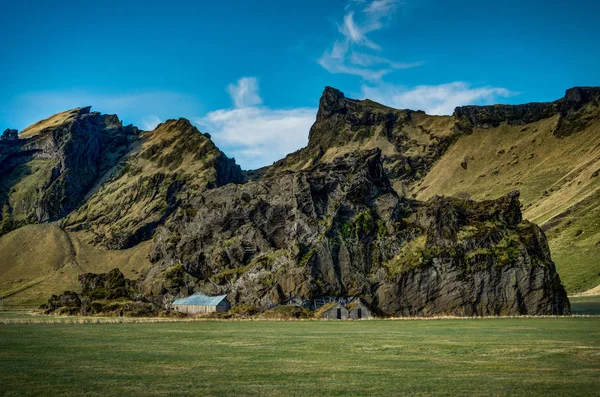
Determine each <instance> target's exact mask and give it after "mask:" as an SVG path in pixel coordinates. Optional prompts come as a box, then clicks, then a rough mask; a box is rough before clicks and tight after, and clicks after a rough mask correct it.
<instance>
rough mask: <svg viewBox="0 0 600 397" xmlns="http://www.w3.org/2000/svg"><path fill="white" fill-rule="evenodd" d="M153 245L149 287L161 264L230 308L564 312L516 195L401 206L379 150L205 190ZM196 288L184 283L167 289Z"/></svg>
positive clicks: (555, 280) (561, 294)
mask: <svg viewBox="0 0 600 397" xmlns="http://www.w3.org/2000/svg"><path fill="white" fill-rule="evenodd" d="M154 241H155V243H154V244H155V245H154V251H153V254H152V258H151V260H152V261H153V262H154V263H156V268H155V269H154V273H152V274H150V275H149V276H148V277H149V278H148V279H147V280H146V281H145V285H146V286H148V288H150V287H149V286H151V285H154V286H156V285H157V283H156V280H157V279H158V280H160V279H161V277H162V276H161V273H160V271H161V269H162V272H163V274H164V273H167V272H172V271H174V270H175V269H177V268H182V269H183V270H185V272H186V273H188V274H189V275H191V276H193V277H194V278H196V287H195V289H196V290H201V291H203V292H205V293H209V294H216V293H227V294H229V298H230V301H231V302H233V303H246V304H253V305H256V306H259V307H262V308H266V307H269V306H271V305H273V304H281V303H284V302H289V301H306V300H311V299H315V298H319V297H324V296H336V297H351V296H360V297H362V298H364V299H365V300H366V301H367V302H368V303H369V305H370V306H371V307H372V308H373V309H374V310H375V311H376V312H378V313H380V314H385V315H434V314H453V315H495V314H499V315H510V314H566V313H569V302H568V299H567V297H566V293H565V291H564V288H563V287H562V285H561V283H560V279H559V277H558V274H557V273H556V271H555V268H554V264H553V263H552V261H551V259H550V254H549V250H548V247H547V244H546V240H545V237H544V234H543V232H542V231H541V230H540V229H539V228H538V227H537V226H535V225H533V224H531V223H528V222H523V221H522V219H521V212H520V204H519V201H518V193H516V192H515V193H511V194H510V195H508V196H506V197H502V198H500V199H498V200H492V201H487V202H482V203H475V202H471V201H461V200H456V199H448V198H441V197H436V198H434V199H432V200H430V201H429V202H425V203H423V202H416V201H413V200H408V199H402V198H400V197H399V196H398V195H397V194H396V192H395V191H394V190H393V188H392V186H391V184H390V182H389V180H388V178H387V176H386V173H385V171H384V167H383V163H382V161H381V153H380V151H378V150H372V151H367V152H355V153H353V154H351V155H348V156H346V157H342V158H338V159H336V160H334V161H333V162H332V163H328V164H318V165H315V166H313V167H312V168H310V169H307V170H304V171H300V172H293V173H292V172H287V173H281V174H279V175H277V176H274V177H264V178H263V179H262V180H260V181H256V182H249V183H247V184H245V185H227V186H224V187H221V188H218V189H213V190H209V191H206V192H204V193H203V194H202V195H201V196H199V197H196V198H194V199H192V200H191V201H190V202H189V204H186V205H185V206H182V207H181V208H180V209H179V210H178V211H177V212H176V213H175V215H174V216H173V217H172V218H171V219H170V220H169V221H167V223H166V225H165V227H164V228H161V229H160V231H159V233H158V235H157V237H156V238H155V240H154ZM192 290H194V289H193V288H190V283H189V282H186V281H185V280H181V289H180V290H179V291H175V290H173V285H171V291H170V292H171V293H173V294H184V295H186V294H188V293H190V292H192ZM165 292H166V291H165V290H164V289H162V290H154V291H152V290H151V288H150V289H148V290H147V293H150V294H152V293H155V294H158V295H160V296H163V294H164V293H165Z"/></svg>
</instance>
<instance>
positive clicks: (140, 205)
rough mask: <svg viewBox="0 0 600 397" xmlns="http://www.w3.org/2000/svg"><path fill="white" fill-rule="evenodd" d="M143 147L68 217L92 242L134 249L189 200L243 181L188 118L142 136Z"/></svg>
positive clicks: (68, 224)
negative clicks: (203, 193)
mask: <svg viewBox="0 0 600 397" xmlns="http://www.w3.org/2000/svg"><path fill="white" fill-rule="evenodd" d="M138 145H139V146H138V147H137V148H135V150H133V151H131V152H130V153H129V154H128V155H127V156H126V157H125V158H124V159H123V160H122V161H121V162H120V163H119V164H118V166H116V167H115V168H114V169H113V170H111V173H110V174H109V175H108V176H107V178H106V179H105V180H104V181H103V183H102V184H101V185H100V186H98V188H97V189H95V190H94V191H93V192H92V194H91V195H90V197H89V198H88V199H87V200H86V202H85V203H84V204H83V205H82V206H80V207H79V208H78V209H77V210H76V211H74V212H73V213H71V214H70V215H69V216H67V217H66V218H65V219H64V221H63V226H64V227H65V228H66V229H67V230H70V231H83V232H85V233H86V236H87V239H88V241H89V242H90V243H92V244H96V245H101V246H104V247H106V248H109V249H122V248H128V247H132V246H134V245H136V244H138V243H139V242H141V241H144V240H148V239H150V238H152V236H153V234H154V230H155V228H156V226H157V225H160V224H162V223H164V221H165V220H166V219H167V218H168V217H169V216H170V215H171V214H172V213H173V211H175V210H176V209H177V208H178V207H179V205H181V203H182V202H184V201H185V200H187V199H188V198H189V197H191V196H193V195H196V194H198V193H199V192H201V191H202V190H205V189H207V188H212V187H217V186H221V185H223V184H227V183H240V182H242V181H243V176H242V172H241V169H240V167H239V166H238V165H237V164H235V161H233V160H231V159H229V158H227V156H225V154H223V152H221V151H220V150H219V149H218V148H217V147H216V146H215V145H214V144H213V143H212V141H211V140H210V139H209V138H207V137H206V136H205V135H203V134H201V133H200V132H199V131H198V130H197V129H196V128H195V127H194V126H192V125H191V124H190V122H189V121H188V120H185V119H179V120H168V121H166V122H165V123H162V124H161V125H159V126H158V127H157V128H156V129H155V130H154V131H151V132H145V133H143V134H141V136H140V138H139V140H138Z"/></svg>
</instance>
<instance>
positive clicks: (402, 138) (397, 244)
mask: <svg viewBox="0 0 600 397" xmlns="http://www.w3.org/2000/svg"><path fill="white" fill-rule="evenodd" d="M599 97H600V95H599V91H598V90H597V89H591V88H576V89H573V90H569V91H568V92H567V95H566V96H565V98H563V99H561V100H558V101H556V102H553V103H547V104H528V105H516V106H504V105H501V106H491V107H475V106H470V107H462V108H457V110H456V112H455V114H454V115H453V116H429V115H426V114H425V113H423V112H421V111H412V110H397V109H392V108H389V107H386V106H383V105H380V104H377V103H375V102H373V101H370V100H362V101H360V100H353V99H349V98H346V97H345V96H344V95H343V93H341V92H340V91H338V90H336V89H333V88H330V87H327V88H326V89H325V91H324V93H323V95H322V97H321V100H320V107H319V111H318V114H317V118H316V121H315V124H314V125H313V127H312V128H311V130H310V133H309V144H308V146H307V147H306V148H303V149H301V150H299V151H297V152H295V153H292V154H290V155H289V156H287V157H286V158H285V159H282V160H281V161H279V162H277V163H275V164H274V165H273V166H271V167H266V168H264V169H261V170H257V171H254V172H250V173H248V174H247V175H249V176H250V179H251V180H250V181H248V182H247V181H246V180H245V176H244V175H243V174H242V171H241V170H240V168H239V166H237V165H236V164H235V162H234V161H233V160H231V159H229V158H227V156H226V155H225V154H224V153H223V152H221V151H220V150H219V149H218V148H217V147H216V146H215V145H214V143H213V142H212V141H211V139H210V136H209V135H208V134H202V133H201V132H200V131H198V130H197V129H196V128H195V127H194V126H193V125H192V124H190V122H189V121H187V120H185V119H179V120H169V121H167V122H165V123H162V124H161V125H159V126H158V127H157V128H156V129H155V130H154V131H138V130H137V129H136V128H135V127H131V126H123V125H122V124H121V122H120V121H119V120H118V118H117V117H116V116H108V115H101V114H99V113H95V112H90V109H89V108H80V109H74V110H71V111H68V112H63V113H60V114H58V115H55V116H53V117H51V118H49V119H47V120H43V121H41V122H39V123H36V124H34V125H33V126H31V127H28V128H27V129H25V130H24V131H22V132H21V133H20V134H18V135H17V138H15V132H14V131H13V130H9V131H7V132H6V133H5V134H3V135H2V139H0V171H2V172H1V173H0V188H1V190H0V198H1V199H2V200H3V201H2V203H3V208H2V224H1V226H2V231H3V233H7V232H9V231H10V230H11V229H14V228H18V227H20V226H22V225H23V224H26V223H40V222H47V221H51V220H58V222H57V223H56V225H57V226H59V227H58V228H57V231H56V232H57V233H58V234H61V237H60V238H61V239H65V241H66V243H65V244H61V245H60V246H61V247H63V246H64V247H67V249H68V250H70V252H69V255H68V257H69V258H77V257H79V256H78V252H77V250H78V249H79V248H78V247H79V246H83V245H84V244H87V245H88V246H95V249H98V247H99V248H101V249H102V250H104V252H124V251H123V249H125V248H131V249H132V250H136V247H140V246H142V244H146V245H144V247H146V248H144V250H145V249H147V248H148V247H150V246H151V249H150V250H149V251H150V256H149V259H150V261H151V262H152V266H151V267H150V268H145V269H144V270H143V271H142V269H141V268H140V269H139V270H140V271H139V272H137V273H134V272H133V271H131V273H128V277H131V274H136V275H137V274H139V279H138V280H137V281H136V282H135V283H134V284H127V285H128V286H129V287H128V288H130V287H131V288H134V287H133V286H135V291H133V292H131V291H130V292H131V294H130V295H128V296H127V297H128V299H134V300H136V301H141V302H143V303H144V305H142V306H143V307H144V308H148V307H150V306H152V307H154V308H156V307H160V306H162V307H166V304H168V303H169V301H170V300H172V299H173V298H174V297H179V296H183V295H187V294H190V293H192V292H194V291H202V292H205V293H207V294H217V293H218V294H221V293H226V294H228V295H229V297H230V300H231V302H232V303H239V304H251V305H256V306H259V307H261V308H267V307H270V306H272V305H278V304H283V303H289V302H295V303H298V302H306V301H310V300H313V299H316V298H323V297H328V296H329V297H352V296H356V297H361V298H363V299H364V300H365V301H366V302H368V304H369V305H370V306H371V307H372V308H373V310H375V311H376V312H378V313H380V314H384V315H434V314H453V315H495V314H501V315H508V314H565V313H568V312H569V303H568V299H567V298H566V293H565V290H564V288H563V286H562V284H561V279H560V278H559V276H558V274H557V272H556V268H555V265H554V262H553V261H552V258H551V256H550V252H549V248H548V243H547V240H546V237H545V234H544V232H542V231H541V229H540V228H538V227H537V226H536V225H534V224H532V223H530V222H528V221H527V220H523V214H522V212H521V202H524V203H525V207H524V208H525V211H530V212H526V214H530V213H533V212H531V211H532V210H535V211H538V212H540V213H543V211H542V207H541V206H540V207H539V208H538V207H537V206H536V202H535V201H534V200H532V197H534V196H535V195H540V196H544V197H551V196H552V192H551V191H549V192H546V193H542V192H541V191H539V192H538V190H539V189H540V187H541V186H546V185H547V183H548V184H550V185H551V186H554V187H553V188H556V186H557V185H556V184H557V183H558V182H557V178H558V181H563V182H564V184H565V186H566V187H569V189H571V190H572V191H571V190H570V191H569V192H570V193H569V195H565V196H562V197H561V199H560V200H557V201H556V203H557V205H556V206H555V208H561V206H565V205H567V204H566V203H570V202H571V201H569V200H571V198H572V197H574V196H573V194H571V193H573V192H575V190H573V189H579V190H577V191H582V192H583V191H584V190H585V189H587V190H585V191H586V192H588V193H589V191H592V190H593V189H594V186H596V183H597V180H598V179H597V178H596V179H594V173H593V172H589V175H588V169H589V170H593V168H594V167H596V166H595V164H597V161H598V158H596V157H594V156H596V154H595V153H596V151H597V150H600V149H598V148H600V146H598V147H596V146H594V148H592V149H591V150H590V151H589V156H591V157H590V159H587V156H588V154H586V155H585V156H583V155H581V154H580V155H579V156H581V157H577V159H581V158H583V157H586V160H585V164H583V163H581V164H579V163H576V162H575V161H573V159H569V158H566V157H568V156H567V153H568V151H567V152H565V153H563V154H562V155H561V156H562V157H561V159H562V158H563V157H564V158H565V162H566V163H565V164H567V163H569V164H570V163H573V164H578V165H577V167H579V168H578V170H580V171H577V173H573V172H574V171H573V172H572V171H569V170H567V171H565V172H567V173H571V174H570V175H571V176H570V178H571V179H569V178H565V177H564V176H560V177H559V176H558V175H559V173H558V171H557V169H543V170H542V171H540V172H542V174H543V175H542V174H539V173H538V174H539V175H538V174H535V175H533V174H532V176H531V177H529V176H528V175H529V174H528V173H529V172H534V171H535V170H537V169H538V168H540V166H534V165H535V161H536V159H537V158H538V156H539V158H541V156H542V154H543V153H544V152H546V151H548V153H552V152H550V151H549V150H548V148H549V147H551V146H552V145H554V143H555V142H560V144H556V147H558V148H568V147H570V146H569V145H572V144H575V143H578V142H579V141H580V140H582V139H583V140H587V141H588V142H592V143H593V142H594V141H593V139H590V137H592V134H593V132H594V128H595V126H596V123H597V120H598V115H599V113H600V112H599V111H598V109H599V106H598V105H599V103H598V101H599ZM505 141H506V142H505ZM517 141H518V144H517V143H516V142H517ZM478 142H485V144H484V145H483V146H481V145H480V144H479V143H478ZM500 143H501V144H502V147H499V146H498V145H500ZM509 143H510V144H509ZM505 145H506V147H504V146H505ZM592 146H593V145H592ZM538 147H539V148H538ZM552 147H554V146H552ZM534 148H535V150H534ZM475 149H477V150H475ZM538 149H539V150H538ZM473 150H475V151H473ZM524 150H525V151H524ZM536 150H537V151H536ZM582 150H584V149H582ZM561 153H562V152H561ZM577 153H580V152H577ZM581 153H583V152H581ZM586 153H588V152H586ZM588 160H589V161H588ZM553 161H554V162H548V161H543V162H542V163H543V164H550V163H553V164H562V163H560V161H559V159H554V160H553ZM577 161H579V160H577ZM532 162H533V163H532ZM486 167H487V168H486ZM490 167H493V169H492V168H490ZM561 167H562V165H561ZM482 168H485V172H482V171H480V170H481V169H482ZM488 168H490V169H489V170H488ZM554 168H557V167H554ZM596 168H597V167H596ZM540 169H541V168H540ZM565 169H566V168H565ZM536 172H537V171H536ZM560 172H562V171H560ZM505 175H510V178H508V179H502V178H504V177H505ZM561 175H562V174H561ZM513 176H514V178H513ZM596 176H597V174H596ZM542 177H543V178H545V179H543V180H542ZM494 178H496V179H494ZM511 178H512V179H511ZM513 179H514V180H513ZM546 179H547V180H546ZM499 181H501V182H499ZM530 182H531V183H530ZM563 182H560V183H563ZM482 183H487V184H485V189H483V188H482V189H479V188H478V186H479V184H482ZM552 184H554V185H552ZM473 186H475V188H472V187H473ZM482 186H483V185H482ZM517 188H518V189H519V190H520V191H521V195H519V193H517V192H515V189H517ZM457 189H458V190H457ZM478 189H479V190H478ZM536 189H537V190H536ZM547 189H550V188H547ZM590 189H591V190H590ZM449 196H452V197H449ZM469 197H473V198H476V199H477V200H479V201H473V200H468V199H467V198H469ZM493 197H496V198H495V199H494V198H493ZM498 197H499V198H498ZM565 197H567V198H566V199H565ZM586 197H587V198H586V200H584V201H582V202H586V203H588V202H590V200H592V201H593V197H596V196H594V195H589V194H587V193H586ZM544 205H545V204H544ZM568 205H570V204H568ZM536 208H537V209H536ZM577 208H579V207H577ZM582 208H583V207H582ZM575 210H576V209H575V208H572V209H571V212H569V213H574V211H575ZM577 211H579V210H577ZM588 212H589V211H588ZM590 213H591V214H593V213H594V212H593V211H591V212H590ZM527 218H528V219H532V218H530V217H529V216H527ZM544 219H545V218H544ZM546 230H548V232H549V233H552V234H551V235H552V236H554V229H552V228H547V229H546ZM565 230H567V229H565ZM70 236H77V239H75V240H73V241H78V242H79V243H78V244H79V245H73V243H72V239H71V237H70ZM14 240H15V239H3V240H0V241H14ZM148 240H151V242H150V241H148ZM61 241H62V240H61ZM144 241H147V242H146V243H143V242H144ZM71 251H72V252H71ZM90 252H91V251H90ZM136 252H138V251H136ZM139 252H142V251H139ZM144 252H148V251H144ZM58 254H60V253H57V255H56V257H57V258H61V257H66V255H58ZM559 254H560V253H559ZM106 257H108V256H106ZM57 260H59V259H57ZM72 262H73V263H72V264H71V267H72V269H74V270H73V271H76V269H77V265H78V264H77V261H76V260H73V261H72ZM61 266H62V264H57V266H55V268H56V269H59V268H63V267H61ZM14 270H15V269H13V270H12V273H11V274H14V275H15V277H17V275H18V272H15V271H14ZM130 270H132V269H130ZM1 271H2V270H1V269H0V272H1ZM102 271H106V270H102ZM596 273H597V272H596ZM1 274H2V273H0V275H1ZM114 276H115V277H117V276H116V275H114ZM19 277H20V278H19V281H18V282H15V283H16V284H14V285H12V284H11V285H10V287H9V288H10V291H14V290H18V289H19V288H25V289H26V288H27V285H28V283H30V282H34V281H35V280H34V276H33V275H27V276H26V277H21V276H19ZM28 277H29V278H28ZM35 277H39V276H37V275H36V276H35ZM111 277H112V276H111ZM88 278H89V277H88ZM117 278H118V277H117ZM111 279H112V278H111ZM90 280H91V278H90ZM119 280H120V279H119ZM18 283H21V284H23V285H21V284H18ZM17 284H18V285H17ZM7 285H8V283H7ZM57 288H58V287H57ZM92 289H93V288H92ZM57 292H58V291H57ZM88 292H89V291H88ZM11 293H12V292H11ZM87 295H89V294H87V292H85V293H83V295H81V294H80V295H78V296H79V299H80V301H81V297H82V296H87ZM92 295H93V294H92ZM56 299H57V300H58V301H60V300H61V299H63V298H61V297H57V298H56ZM64 299H66V301H68V302H71V303H73V302H74V301H75V300H74V297H73V296H72V294H71V295H69V296H66V297H64ZM90 299H92V298H90ZM90 299H88V300H86V302H87V303H85V305H84V304H83V303H81V302H80V304H81V305H80V306H79V307H80V308H84V307H85V309H82V310H88V309H87V308H88V307H91V306H89V305H91V304H92V303H94V301H93V299H92V300H90ZM88 301H89V302H88ZM96 303H98V302H96ZM88 304H89V305H88ZM146 304H150V306H148V305H146ZM53 305H54V304H53ZM86 305H87V306H86ZM55 306H56V305H55ZM96 306H97V307H96V309H98V310H100V307H99V306H98V305H96ZM96 309H94V310H96ZM69 310H70V309H69ZM144 310H146V309H144Z"/></svg>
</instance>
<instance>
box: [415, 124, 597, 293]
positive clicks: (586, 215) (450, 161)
mask: <svg viewBox="0 0 600 397" xmlns="http://www.w3.org/2000/svg"><path fill="white" fill-rule="evenodd" d="M557 121H558V116H555V117H552V118H549V119H545V120H541V121H538V122H535V123H531V124H527V125H525V126H510V125H508V124H506V123H504V124H502V125H501V126H500V127H497V128H487V129H482V128H475V129H474V131H473V133H472V134H470V135H466V136H463V137H461V138H460V139H458V141H457V142H456V143H455V144H454V145H453V146H451V147H450V149H449V150H448V151H447V152H446V153H445V154H444V155H443V156H442V157H441V159H440V160H439V161H438V162H437V163H436V164H435V165H434V167H433V168H432V169H431V172H429V174H428V175H427V176H426V177H425V178H424V179H423V180H422V181H420V182H419V183H417V184H415V185H414V186H413V187H412V193H413V194H414V195H416V197H417V198H418V199H421V200H426V199H428V198H430V197H432V196H433V195H436V194H437V195H450V196H460V197H471V198H473V199H475V200H481V199H485V198H489V197H496V196H500V195H502V194H505V193H507V192H509V191H511V190H515V189H518V190H520V191H521V201H522V203H523V214H524V217H525V218H526V219H529V220H531V221H533V222H535V223H538V224H539V225H540V226H542V228H543V229H544V230H545V231H546V233H547V236H548V240H549V244H550V248H551V251H552V255H553V258H554V260H555V262H556V264H557V267H558V271H559V273H560V275H561V278H562V280H563V282H564V284H565V286H566V288H567V290H568V291H569V292H578V291H583V290H585V289H588V288H592V287H594V286H596V285H598V284H600V274H599V273H600V205H599V204H600V176H599V175H598V173H599V171H600V122H594V123H593V124H591V125H590V126H588V127H587V128H586V129H584V130H583V131H580V132H578V133H576V134H573V135H571V136H567V137H564V138H557V137H556V136H554V135H553V131H554V129H555V128H556V124H557Z"/></svg>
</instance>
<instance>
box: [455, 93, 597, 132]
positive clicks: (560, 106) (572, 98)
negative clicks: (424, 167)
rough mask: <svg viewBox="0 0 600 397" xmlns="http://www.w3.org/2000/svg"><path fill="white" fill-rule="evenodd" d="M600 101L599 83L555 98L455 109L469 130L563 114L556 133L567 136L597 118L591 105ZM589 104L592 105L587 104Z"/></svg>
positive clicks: (522, 123)
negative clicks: (554, 99)
mask: <svg viewBox="0 0 600 397" xmlns="http://www.w3.org/2000/svg"><path fill="white" fill-rule="evenodd" d="M599 104H600V87H574V88H571V89H568V90H567V92H566V93H565V96H564V98H561V99H559V100H557V101H554V102H539V103H527V104H524V105H492V106H460V107H457V108H456V109H455V110H454V117H455V118H456V119H457V126H458V127H459V128H462V129H463V130H466V131H470V129H472V127H480V128H493V127H498V126H499V125H500V123H503V122H507V123H508V124H510V125H524V124H529V123H533V122H535V121H539V120H542V119H546V118H549V117H553V116H555V115H560V119H559V121H558V126H557V128H556V130H555V132H554V133H555V135H556V136H559V137H564V136H567V135H570V134H573V133H576V132H578V131H581V130H582V129H583V128H585V126H586V125H587V123H588V122H589V121H590V120H591V119H594V118H598V114H597V112H593V110H592V109H590V107H594V108H595V107H597V106H598V105H599ZM586 105H589V106H586Z"/></svg>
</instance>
